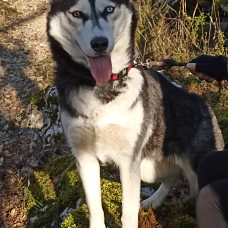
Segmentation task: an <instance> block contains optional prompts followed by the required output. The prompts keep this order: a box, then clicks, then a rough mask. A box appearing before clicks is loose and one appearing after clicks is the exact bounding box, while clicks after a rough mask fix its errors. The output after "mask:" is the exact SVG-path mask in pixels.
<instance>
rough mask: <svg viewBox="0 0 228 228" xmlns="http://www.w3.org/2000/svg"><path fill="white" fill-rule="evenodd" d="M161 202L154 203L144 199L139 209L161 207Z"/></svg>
mask: <svg viewBox="0 0 228 228" xmlns="http://www.w3.org/2000/svg"><path fill="white" fill-rule="evenodd" d="M161 204H162V203H161V202H156V201H155V200H151V199H150V198H148V199H146V200H143V201H142V202H141V207H142V208H143V209H149V207H150V205H151V206H152V208H153V209H155V208H157V207H159V206H161Z"/></svg>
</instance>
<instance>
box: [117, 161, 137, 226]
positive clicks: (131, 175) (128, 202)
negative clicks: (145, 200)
mask: <svg viewBox="0 0 228 228" xmlns="http://www.w3.org/2000/svg"><path fill="white" fill-rule="evenodd" d="M119 168H120V178H121V184H122V217H121V221H122V228H138V212H139V206H140V160H139V159H138V158H137V159H136V160H134V161H132V158H129V157H125V158H121V162H120V164H119Z"/></svg>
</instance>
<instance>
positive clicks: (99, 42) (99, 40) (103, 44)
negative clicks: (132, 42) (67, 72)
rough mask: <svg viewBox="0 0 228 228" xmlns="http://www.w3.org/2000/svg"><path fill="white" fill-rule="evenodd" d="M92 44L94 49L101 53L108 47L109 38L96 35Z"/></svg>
mask: <svg viewBox="0 0 228 228" xmlns="http://www.w3.org/2000/svg"><path fill="white" fill-rule="evenodd" d="M90 44H91V47H92V48H93V50H94V51H96V52H99V53H101V52H103V51H105V50H106V49H107V47H108V39H107V38H105V37H96V38H94V39H93V40H92V41H91V42H90Z"/></svg>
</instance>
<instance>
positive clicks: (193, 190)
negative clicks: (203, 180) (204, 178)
mask: <svg viewBox="0 0 228 228" xmlns="http://www.w3.org/2000/svg"><path fill="white" fill-rule="evenodd" d="M182 163H183V164H180V165H181V168H182V169H183V170H184V173H185V175H186V176H187V178H188V181H189V185H190V194H191V195H192V196H194V197H196V196H197V195H198V191H199V187H198V178H197V174H196V173H195V172H194V171H193V169H192V168H191V166H190V164H189V162H182Z"/></svg>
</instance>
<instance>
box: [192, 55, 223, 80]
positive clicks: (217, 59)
mask: <svg viewBox="0 0 228 228" xmlns="http://www.w3.org/2000/svg"><path fill="white" fill-rule="evenodd" d="M190 63H196V71H197V72H201V73H204V74H206V75H208V76H210V77H213V78H215V79H216V80H217V81H219V82H220V81H222V80H225V79H226V78H227V57H225V56H222V55H220V56H210V55H201V56H199V57H197V58H195V59H193V60H192V61H191V62H190Z"/></svg>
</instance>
